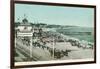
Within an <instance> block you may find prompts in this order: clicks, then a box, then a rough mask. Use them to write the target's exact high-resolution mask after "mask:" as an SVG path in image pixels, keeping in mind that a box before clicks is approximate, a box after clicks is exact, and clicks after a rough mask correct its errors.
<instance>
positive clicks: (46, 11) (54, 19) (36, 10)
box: [15, 4, 94, 27]
mask: <svg viewBox="0 0 100 69" xmlns="http://www.w3.org/2000/svg"><path fill="white" fill-rule="evenodd" d="M24 15H25V16H24ZM25 17H26V18H27V19H28V20H29V22H33V23H34V22H35V23H37V22H41V23H46V24H55V25H71V26H82V27H93V26H94V8H80V7H62V6H48V5H34V4H15V22H17V21H20V22H21V21H22V19H23V18H25Z"/></svg>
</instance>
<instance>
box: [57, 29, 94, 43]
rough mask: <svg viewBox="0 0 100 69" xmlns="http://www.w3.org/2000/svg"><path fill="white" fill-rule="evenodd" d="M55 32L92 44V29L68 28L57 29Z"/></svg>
mask: <svg viewBox="0 0 100 69" xmlns="http://www.w3.org/2000/svg"><path fill="white" fill-rule="evenodd" d="M57 32H59V33H63V34H64V35H67V36H71V37H74V38H78V39H80V40H85V41H88V42H92V43H93V42H94V29H93V28H92V27H70V28H62V29H58V30H57Z"/></svg>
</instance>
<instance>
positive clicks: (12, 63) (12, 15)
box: [10, 0, 96, 69]
mask: <svg viewBox="0 0 100 69" xmlns="http://www.w3.org/2000/svg"><path fill="white" fill-rule="evenodd" d="M15 3H20V4H36V5H50V6H65V7H66V6H67V7H83V8H94V61H83V62H68V63H67V62H65V63H63V62H62V63H51V64H35V65H33V64H30V65H20V66H15V63H14V37H15V36H14V26H15V25H14V16H15V14H14V12H15V10H14V9H15V6H14V4H15ZM10 5H11V7H10V8H11V10H10V15H11V16H10V21H11V22H10V44H11V45H10V47H11V48H10V49H11V50H10V56H11V58H10V68H11V69H15V68H26V67H44V66H58V65H76V64H91V63H96V6H95V5H79V4H64V3H49V2H36V1H16V0H15V1H13V0H11V2H10Z"/></svg>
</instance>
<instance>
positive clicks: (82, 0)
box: [0, 0, 100, 69]
mask: <svg viewBox="0 0 100 69" xmlns="http://www.w3.org/2000/svg"><path fill="white" fill-rule="evenodd" d="M34 1H46V2H58V3H71V4H72V3H73V4H90V5H96V6H97V64H84V65H66V66H55V67H54V66H53V67H40V68H34V69H99V67H100V46H99V45H100V44H99V43H100V42H99V41H100V36H99V35H100V31H99V30H100V0H34ZM9 63H10V0H0V69H9V66H10V64H9ZM27 69H28V68H27ZM31 69H33V68H31Z"/></svg>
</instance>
